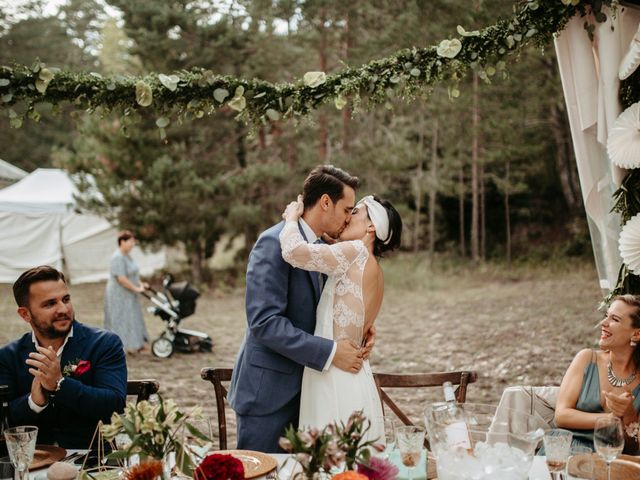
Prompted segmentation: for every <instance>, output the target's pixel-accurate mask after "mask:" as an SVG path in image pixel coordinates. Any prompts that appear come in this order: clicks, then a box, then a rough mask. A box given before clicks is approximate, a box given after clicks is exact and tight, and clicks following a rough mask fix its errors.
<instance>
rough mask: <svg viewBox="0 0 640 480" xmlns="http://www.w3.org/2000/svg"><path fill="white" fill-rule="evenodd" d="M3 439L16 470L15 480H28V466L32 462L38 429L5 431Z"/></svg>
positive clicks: (28, 427) (11, 429) (25, 428)
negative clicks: (5, 441)
mask: <svg viewBox="0 0 640 480" xmlns="http://www.w3.org/2000/svg"><path fill="white" fill-rule="evenodd" d="M4 438H5V439H6V440H7V449H8V450H9V457H11V462H12V463H13V466H14V467H15V468H16V479H17V480H27V479H28V478H29V464H30V463H31V461H32V460H33V454H34V453H35V450H36V439H37V438H38V427H32V426H23V427H12V428H8V429H5V431H4Z"/></svg>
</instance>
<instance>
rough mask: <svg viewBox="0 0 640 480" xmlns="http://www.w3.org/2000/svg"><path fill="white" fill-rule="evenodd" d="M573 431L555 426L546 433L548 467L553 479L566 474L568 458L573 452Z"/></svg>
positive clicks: (545, 443) (545, 451) (545, 449)
mask: <svg viewBox="0 0 640 480" xmlns="http://www.w3.org/2000/svg"><path fill="white" fill-rule="evenodd" d="M572 439H573V433H571V432H570V431H569V430H563V429H561V428H554V429H552V430H549V431H547V432H546V433H545V434H544V439H543V441H544V453H545V455H546V456H547V467H548V468H549V472H550V473H551V478H552V479H554V480H555V479H559V478H561V476H563V475H564V472H565V467H566V464H567V459H568V458H569V453H570V452H571V440H572Z"/></svg>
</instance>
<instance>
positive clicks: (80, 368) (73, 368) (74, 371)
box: [62, 358, 91, 377]
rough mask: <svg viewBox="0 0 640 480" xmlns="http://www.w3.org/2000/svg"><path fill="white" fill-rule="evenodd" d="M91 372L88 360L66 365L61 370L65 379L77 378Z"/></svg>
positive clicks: (77, 360)
mask: <svg viewBox="0 0 640 480" xmlns="http://www.w3.org/2000/svg"><path fill="white" fill-rule="evenodd" d="M89 370H91V362H90V361H89V360H79V359H77V358H76V360H75V361H73V362H69V363H67V365H66V366H65V367H64V368H63V369H62V375H64V376H65V377H79V376H80V375H84V374H85V373H87V372H88V371H89Z"/></svg>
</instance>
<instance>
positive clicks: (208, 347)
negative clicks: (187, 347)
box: [200, 338, 213, 352]
mask: <svg viewBox="0 0 640 480" xmlns="http://www.w3.org/2000/svg"><path fill="white" fill-rule="evenodd" d="M212 350H213V342H212V341H211V339H210V338H203V339H202V340H200V351H201V352H210V351H212Z"/></svg>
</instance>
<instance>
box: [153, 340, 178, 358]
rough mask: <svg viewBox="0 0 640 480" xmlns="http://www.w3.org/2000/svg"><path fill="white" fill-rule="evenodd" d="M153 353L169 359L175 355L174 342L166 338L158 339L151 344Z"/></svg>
mask: <svg viewBox="0 0 640 480" xmlns="http://www.w3.org/2000/svg"><path fill="white" fill-rule="evenodd" d="M151 353H153V354H154V355H155V356H156V357H160V358H169V357H170V356H171V355H172V354H173V342H172V341H171V340H169V339H168V338H166V337H159V338H156V339H155V340H154V341H153V343H152V344H151Z"/></svg>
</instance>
